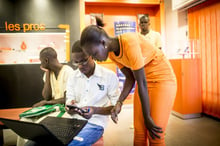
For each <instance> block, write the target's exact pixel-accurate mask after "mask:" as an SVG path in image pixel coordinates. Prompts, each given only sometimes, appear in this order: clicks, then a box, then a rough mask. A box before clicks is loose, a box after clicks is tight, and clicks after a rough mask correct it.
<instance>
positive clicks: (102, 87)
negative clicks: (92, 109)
mask: <svg viewBox="0 0 220 146" xmlns="http://www.w3.org/2000/svg"><path fill="white" fill-rule="evenodd" d="M97 86H98V87H99V90H102V91H103V90H104V89H105V86H104V85H101V84H98V83H97Z"/></svg>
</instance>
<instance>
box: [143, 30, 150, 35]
mask: <svg viewBox="0 0 220 146" xmlns="http://www.w3.org/2000/svg"><path fill="white" fill-rule="evenodd" d="M149 32H150V30H146V31H142V32H141V34H142V35H147V34H148V33H149Z"/></svg>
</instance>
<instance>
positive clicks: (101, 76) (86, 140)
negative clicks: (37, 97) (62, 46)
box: [66, 41, 120, 146]
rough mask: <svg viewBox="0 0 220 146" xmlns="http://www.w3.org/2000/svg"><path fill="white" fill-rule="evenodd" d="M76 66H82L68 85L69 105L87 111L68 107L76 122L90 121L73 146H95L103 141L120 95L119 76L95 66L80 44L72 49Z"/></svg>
mask: <svg viewBox="0 0 220 146" xmlns="http://www.w3.org/2000/svg"><path fill="white" fill-rule="evenodd" d="M71 57H72V64H73V65H74V66H78V69H77V70H76V71H75V72H74V75H73V76H71V77H70V79H69V81H68V83H67V92H66V105H75V106H77V107H80V108H81V109H82V110H83V111H85V112H82V111H80V110H77V109H72V108H68V107H66V110H67V112H68V113H69V114H70V115H71V116H72V117H73V118H79V119H88V123H87V124H86V126H85V127H84V128H83V129H82V130H81V131H80V133H79V134H78V135H77V136H76V137H74V139H73V141H72V142H70V143H69V146H75V145H77V146H80V145H86V146H88V145H92V144H94V143H95V142H96V141H98V140H99V138H100V137H102V135H103V132H104V128H105V127H106V124H107V121H108V116H107V115H110V114H111V109H112V108H113V106H114V105H115V104H116V101H117V99H118V97H119V95H120V90H119V81H118V78H117V76H116V74H115V73H114V72H113V71H111V70H109V69H106V68H104V67H102V66H100V65H98V64H96V63H95V62H94V60H93V59H92V57H91V56H88V55H86V54H85V53H83V51H82V49H81V47H80V42H79V41H76V42H75V44H74V45H73V47H72V56H71Z"/></svg>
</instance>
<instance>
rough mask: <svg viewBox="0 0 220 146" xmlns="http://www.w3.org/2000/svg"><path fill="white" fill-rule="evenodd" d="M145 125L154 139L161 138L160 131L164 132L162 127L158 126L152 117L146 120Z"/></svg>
mask: <svg viewBox="0 0 220 146" xmlns="http://www.w3.org/2000/svg"><path fill="white" fill-rule="evenodd" d="M145 126H146V128H147V130H148V131H149V134H150V136H151V137H152V138H153V139H155V138H160V135H159V134H158V133H163V130H162V128H161V127H158V126H156V125H155V123H154V121H153V119H152V118H151V117H148V118H147V120H145Z"/></svg>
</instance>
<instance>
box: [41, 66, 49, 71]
mask: <svg viewBox="0 0 220 146" xmlns="http://www.w3.org/2000/svg"><path fill="white" fill-rule="evenodd" d="M40 69H41V70H42V71H45V72H47V71H49V70H48V69H46V68H43V67H42V65H41V66H40Z"/></svg>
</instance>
